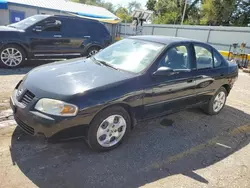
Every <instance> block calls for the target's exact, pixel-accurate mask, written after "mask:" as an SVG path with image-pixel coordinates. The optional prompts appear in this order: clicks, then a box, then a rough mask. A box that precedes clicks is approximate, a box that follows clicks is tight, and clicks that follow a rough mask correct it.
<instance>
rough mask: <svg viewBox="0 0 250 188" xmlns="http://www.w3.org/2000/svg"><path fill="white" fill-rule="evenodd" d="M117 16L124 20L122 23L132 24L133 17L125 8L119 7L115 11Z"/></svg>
mask: <svg viewBox="0 0 250 188" xmlns="http://www.w3.org/2000/svg"><path fill="white" fill-rule="evenodd" d="M115 14H116V16H118V17H119V18H120V19H121V20H122V22H127V23H131V22H132V17H131V16H130V14H129V12H128V9H126V8H125V7H119V8H118V9H117V10H116V11H115Z"/></svg>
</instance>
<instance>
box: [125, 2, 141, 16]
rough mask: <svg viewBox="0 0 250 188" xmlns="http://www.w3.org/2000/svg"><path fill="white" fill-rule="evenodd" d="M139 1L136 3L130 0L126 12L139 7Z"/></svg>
mask: <svg viewBox="0 0 250 188" xmlns="http://www.w3.org/2000/svg"><path fill="white" fill-rule="evenodd" d="M140 8H141V3H138V2H136V1H131V2H129V3H128V12H129V13H130V14H131V13H132V12H133V11H134V10H135V9H140Z"/></svg>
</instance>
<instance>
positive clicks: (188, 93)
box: [144, 43, 195, 118]
mask: <svg viewBox="0 0 250 188" xmlns="http://www.w3.org/2000/svg"><path fill="white" fill-rule="evenodd" d="M190 45H191V44H190V43H181V44H175V45H173V46H171V47H169V48H168V49H167V51H166V53H164V54H163V56H162V57H161V59H160V61H159V62H157V66H156V67H155V69H156V70H157V69H158V68H159V67H169V68H171V69H173V70H174V72H175V73H174V74H172V75H168V76H167V75H162V76H153V77H152V73H153V72H152V73H151V74H150V75H149V78H148V81H147V88H146V89H145V93H146V94H145V98H144V105H145V115H144V118H152V117H154V116H157V115H161V114H164V113H166V112H170V113H171V112H173V111H178V110H180V109H184V108H186V107H188V106H190V105H193V104H194V103H195V80H194V79H193V74H192V72H193V70H192V69H193V63H194V62H193V55H192V48H191V46H190Z"/></svg>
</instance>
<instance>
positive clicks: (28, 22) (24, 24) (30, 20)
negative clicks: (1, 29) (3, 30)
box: [8, 15, 48, 29]
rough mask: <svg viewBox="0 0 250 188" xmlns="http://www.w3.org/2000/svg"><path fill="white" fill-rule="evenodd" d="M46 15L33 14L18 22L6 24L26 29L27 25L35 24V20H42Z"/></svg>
mask: <svg viewBox="0 0 250 188" xmlns="http://www.w3.org/2000/svg"><path fill="white" fill-rule="evenodd" d="M47 17H48V15H35V16H31V17H28V18H26V19H24V20H22V21H20V22H17V23H13V24H10V25H8V26H9V27H14V28H17V29H27V28H28V27H30V26H32V25H34V24H36V23H37V22H40V21H42V20H43V19H45V18H47Z"/></svg>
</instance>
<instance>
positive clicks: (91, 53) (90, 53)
mask: <svg viewBox="0 0 250 188" xmlns="http://www.w3.org/2000/svg"><path fill="white" fill-rule="evenodd" d="M97 52H98V50H91V51H90V52H89V56H92V55H95V54H96V53H97Z"/></svg>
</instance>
